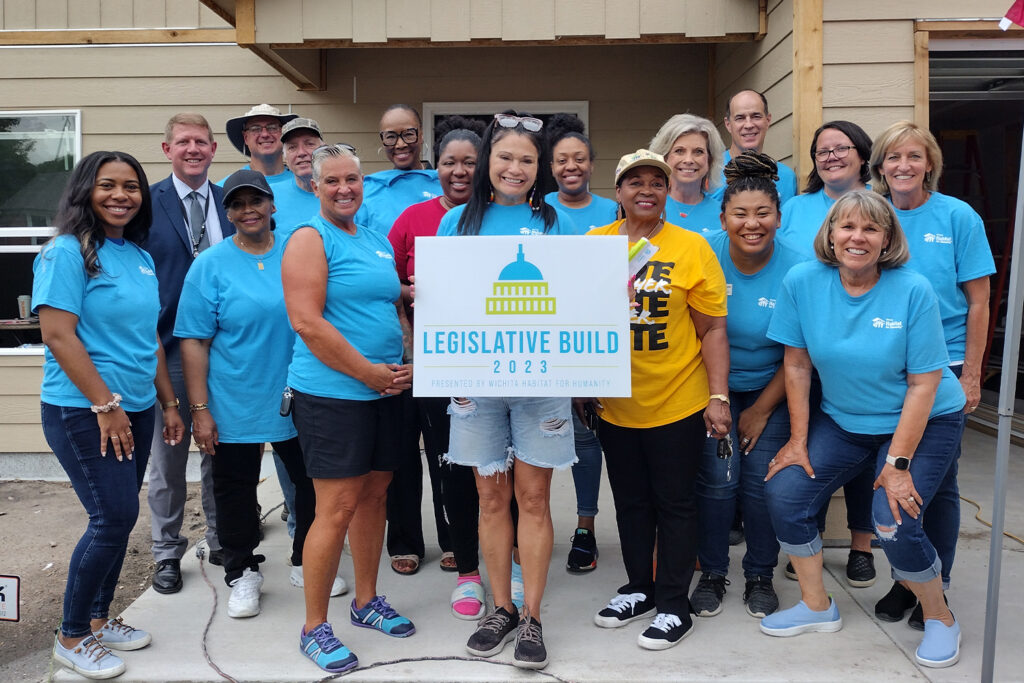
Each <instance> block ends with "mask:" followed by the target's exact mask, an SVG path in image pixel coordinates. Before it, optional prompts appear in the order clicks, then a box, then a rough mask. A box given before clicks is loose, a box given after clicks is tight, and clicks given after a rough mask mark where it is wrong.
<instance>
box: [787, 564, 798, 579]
mask: <svg viewBox="0 0 1024 683" xmlns="http://www.w3.org/2000/svg"><path fill="white" fill-rule="evenodd" d="M786 578H787V579H789V580H790V581H796V580H797V579H796V569H793V563H792V562H787V563H786Z"/></svg>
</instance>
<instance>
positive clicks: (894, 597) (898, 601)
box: [875, 582, 924, 629]
mask: <svg viewBox="0 0 1024 683" xmlns="http://www.w3.org/2000/svg"><path fill="white" fill-rule="evenodd" d="M916 604H917V596H916V595H914V593H913V591H911V590H910V589H909V588H904V587H903V584H901V583H899V582H896V583H893V584H892V588H890V589H889V592H888V593H886V594H885V597H883V598H882V599H881V600H879V601H878V602H876V603H875V616H876V617H878V618H879V619H881V620H882V621H888V622H894V621H900V620H902V619H903V617H905V616H906V614H907V610H909V609H913V608H914V605H916ZM921 628H922V629H923V628H924V624H923V623H922V625H921Z"/></svg>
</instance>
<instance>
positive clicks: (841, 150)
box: [814, 145, 853, 161]
mask: <svg viewBox="0 0 1024 683" xmlns="http://www.w3.org/2000/svg"><path fill="white" fill-rule="evenodd" d="M851 149H853V147H851V146H850V145H839V146H838V147H834V148H832V149H819V150H816V151H815V152H814V158H815V159H817V160H818V161H826V160H828V155H829V154H831V155H832V156H834V157H835V158H836V159H845V158H846V157H847V156H849V154H850V150H851Z"/></svg>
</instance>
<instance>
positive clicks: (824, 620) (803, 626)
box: [761, 596, 843, 638]
mask: <svg viewBox="0 0 1024 683" xmlns="http://www.w3.org/2000/svg"><path fill="white" fill-rule="evenodd" d="M842 627H843V618H842V617H840V616H839V608H838V607H836V601H835V600H833V599H832V597H831V596H829V605H828V609H827V610H824V611H822V612H816V611H814V610H812V609H811V608H810V607H808V606H807V604H806V603H805V602H804V601H803V600H801V601H800V602H798V603H796V605H795V606H793V607H790V608H789V609H784V610H782V611H781V612H775V613H774V614H769V615H768V616H766V617H765V618H764V619H762V620H761V632H762V633H767V634H768V635H770V636H779V637H782V638H788V637H789V636H798V635H800V634H801V633H812V632H820V633H833V632H835V631H838V630H839V629H841V628H842Z"/></svg>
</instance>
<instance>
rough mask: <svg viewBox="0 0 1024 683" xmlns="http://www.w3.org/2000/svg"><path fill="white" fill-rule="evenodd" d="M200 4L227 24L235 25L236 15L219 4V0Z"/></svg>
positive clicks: (204, 1)
mask: <svg viewBox="0 0 1024 683" xmlns="http://www.w3.org/2000/svg"><path fill="white" fill-rule="evenodd" d="M199 2H200V4H202V5H203V6H205V7H206V8H207V9H208V10H210V11H211V12H213V13H214V14H216V15H217V16H218V17H220V18H221V19H223V20H224V21H226V22H227V23H229V24H231V25H232V26H234V25H235V15H233V14H231V13H230V12H229V11H228V10H226V9H224V8H223V7H221V6H220V5H219V4H217V0H199Z"/></svg>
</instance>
